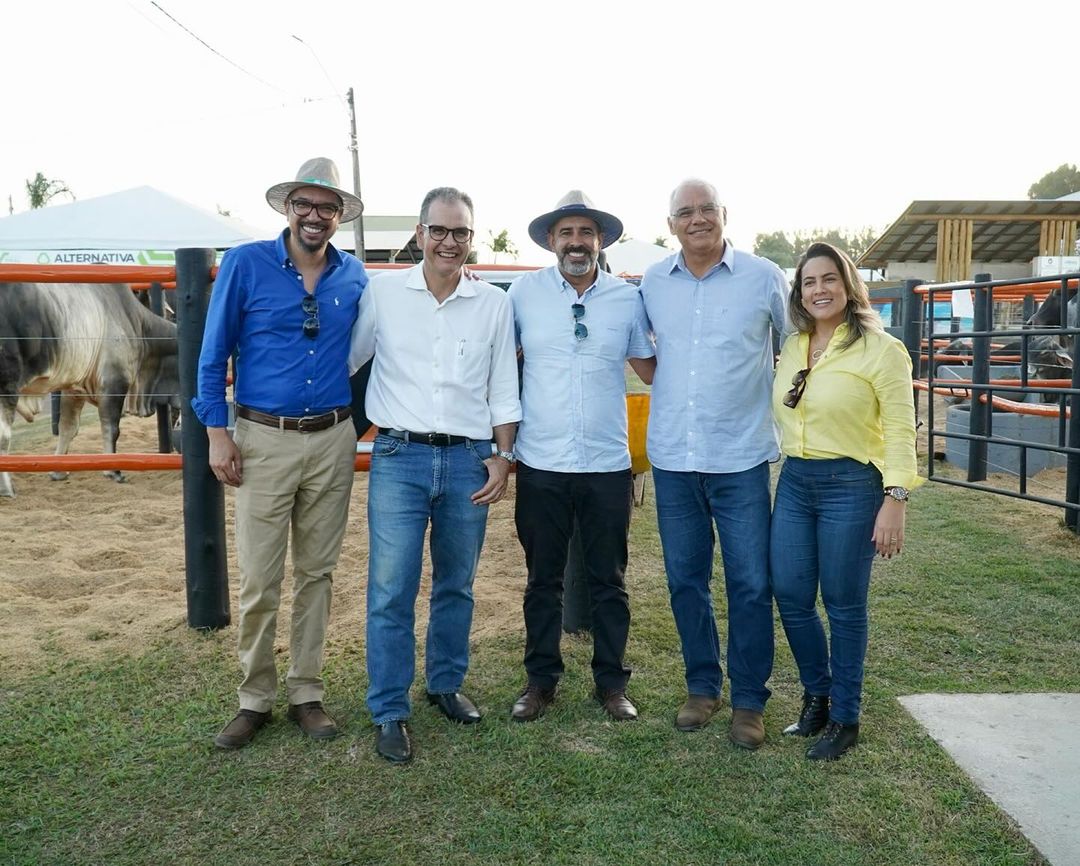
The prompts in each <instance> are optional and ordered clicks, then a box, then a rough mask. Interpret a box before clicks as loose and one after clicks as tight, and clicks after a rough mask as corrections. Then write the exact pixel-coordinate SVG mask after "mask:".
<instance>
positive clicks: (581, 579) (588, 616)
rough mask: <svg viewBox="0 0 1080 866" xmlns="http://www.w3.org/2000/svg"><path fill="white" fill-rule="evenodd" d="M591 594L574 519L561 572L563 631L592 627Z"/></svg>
mask: <svg viewBox="0 0 1080 866" xmlns="http://www.w3.org/2000/svg"><path fill="white" fill-rule="evenodd" d="M591 606H592V603H591V596H590V595H589V581H588V579H587V578H586V576H585V550H584V548H583V547H582V543H581V526H580V525H579V524H578V522H577V520H575V521H574V534H573V536H571V538H570V555H569V556H568V557H567V558H566V570H565V571H564V572H563V619H562V623H563V624H562V627H563V631H564V632H566V633H567V634H574V633H575V632H587V631H589V630H590V629H592V611H591Z"/></svg>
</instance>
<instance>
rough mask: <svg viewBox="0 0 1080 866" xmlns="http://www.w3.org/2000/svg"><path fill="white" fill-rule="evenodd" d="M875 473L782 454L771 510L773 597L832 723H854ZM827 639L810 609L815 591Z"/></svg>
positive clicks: (877, 492)
mask: <svg viewBox="0 0 1080 866" xmlns="http://www.w3.org/2000/svg"><path fill="white" fill-rule="evenodd" d="M881 502H882V486H881V473H879V472H878V470H877V469H876V468H875V467H874V465H873V464H872V463H868V464H865V465H864V464H862V463H859V462H858V461H857V460H852V459H850V458H847V457H840V458H837V459H835V460H803V459H801V458H797V457H788V458H787V460H786V461H785V462H784V467H783V469H781V470H780V480H779V482H778V483H777V487H776V506H775V508H774V509H773V519H772V540H771V544H770V559H771V561H770V567H771V570H772V584H773V594H774V595H775V596H776V606H777V607H778V608H779V610H780V620H781V622H783V624H784V632H785V634H787V639H788V643H789V644H790V645H791V652H792V654H793V655H794V656H795V663H796V664H797V665H798V666H799V678H800V679H801V680H802V684H803V688H805V689H806V691H808V692H809V693H810V694H812V695H828V696H829V699H830V701H829V702H830V716H831V718H832V719H833V721H836V722H839V723H840V724H843V725H852V724H855V723H856V722H858V721H859V707H860V702H861V698H862V681H863V662H864V660H865V658H866V635H867V619H868V617H867V603H866V599H867V594H868V592H869V589H870V566H871V565H872V564H873V561H874V542H873V540H872V537H871V536H872V534H873V531H874V521H875V520H876V519H877V513H878V509H879V508H881ZM819 587H820V588H821V600H822V602H823V603H824V605H825V612H826V614H827V615H828V617H829V635H830V639H831V645H832V646H831V652H830V646H829V642H827V641H826V638H825V629H824V628H823V626H822V624H821V617H820V616H818V611H817V594H818V588H819Z"/></svg>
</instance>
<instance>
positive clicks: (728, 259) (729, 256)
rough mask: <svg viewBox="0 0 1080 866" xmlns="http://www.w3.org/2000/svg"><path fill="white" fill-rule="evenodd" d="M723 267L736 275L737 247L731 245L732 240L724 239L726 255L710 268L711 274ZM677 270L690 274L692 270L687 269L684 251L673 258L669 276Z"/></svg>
mask: <svg viewBox="0 0 1080 866" xmlns="http://www.w3.org/2000/svg"><path fill="white" fill-rule="evenodd" d="M721 265H727V269H728V271H729V272H730V273H735V247H734V245H733V244H732V243H731V241H730V239H728V238H724V254H723V255H722V256H720V261H719V262H717V263H716V264H715V265H713V266H712V267H711V268H709V273H708V274H706V276H708V275H709V274H712V273H715V272H716V270H717V269H718V268H719V267H720V266H721ZM676 269H678V270H680V271H686V273H688V274H689V273H690V269H689V268H687V267H686V258H685V257H684V256H683V253H682V250H679V252H678V253H676V254H675V256H673V258H672V262H671V269H670V270H669V271H668V273H669V274H673V273H675V271H676Z"/></svg>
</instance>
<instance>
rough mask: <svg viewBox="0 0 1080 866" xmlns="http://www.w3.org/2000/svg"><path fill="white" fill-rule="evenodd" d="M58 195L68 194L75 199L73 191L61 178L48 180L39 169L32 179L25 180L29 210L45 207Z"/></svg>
mask: <svg viewBox="0 0 1080 866" xmlns="http://www.w3.org/2000/svg"><path fill="white" fill-rule="evenodd" d="M58 195H69V196H71V200H72V201H74V200H75V193H73V192H72V191H71V190H70V189H69V188H68V185H67V184H66V183H64V182H63V181H62V180H49V179H48V178H47V177H45V175H43V174H42V173H41V172H40V171H39V172H38V173H37V174H36V175H34V179H33V180H28V181H27V182H26V197H27V198H28V199H29V200H30V210H37V209H38V208H42V207H45V205H47V204H48V203H49V202H50V201H51V200H52V199H54V198H56V197H57V196H58Z"/></svg>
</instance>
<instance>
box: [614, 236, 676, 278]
mask: <svg viewBox="0 0 1080 866" xmlns="http://www.w3.org/2000/svg"><path fill="white" fill-rule="evenodd" d="M673 252H674V250H669V249H665V248H664V247H658V246H657V245H656V244H650V243H646V242H645V241H639V240H635V239H634V238H630V239H629V240H625V241H623V242H622V243H618V244H612V245H611V246H610V247H608V248H607V262H608V267H609V268H611V272H612V273H613V274H631V275H634V276H640V275H641V274H643V273H645V270H646V269H647V268H648V267H649V265H651V264H655V263H656V262H659V261H661V260H663V259H666V258H667V257H668V256H670V255H671V254H672V253H673Z"/></svg>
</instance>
